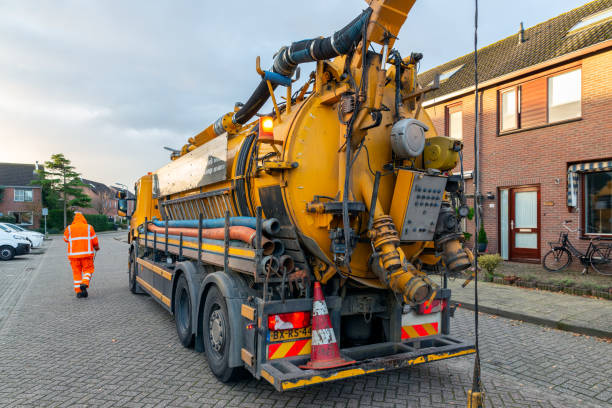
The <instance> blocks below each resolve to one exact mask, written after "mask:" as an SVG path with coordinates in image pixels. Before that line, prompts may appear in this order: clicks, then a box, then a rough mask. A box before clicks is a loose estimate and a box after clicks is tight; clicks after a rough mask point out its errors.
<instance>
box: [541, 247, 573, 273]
mask: <svg viewBox="0 0 612 408" xmlns="http://www.w3.org/2000/svg"><path fill="white" fill-rule="evenodd" d="M570 262H572V254H570V252H569V251H568V250H567V249H565V248H563V247H559V248H555V249H551V250H550V251H548V252H547V253H546V255H544V259H543V260H542V266H543V267H544V269H546V270H547V271H549V272H559V271H560V270H562V269H565V268H567V266H568V265H569V264H570Z"/></svg>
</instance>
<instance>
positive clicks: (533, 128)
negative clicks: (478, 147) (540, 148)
mask: <svg viewBox="0 0 612 408" xmlns="http://www.w3.org/2000/svg"><path fill="white" fill-rule="evenodd" d="M581 120H582V117H579V118H574V119H567V120H562V121H559V122H553V123H546V124H544V125H538V126H531V127H528V128H521V129H513V130H507V131H505V132H498V133H497V136H500V137H501V136H506V135H513V134H515V133H521V132H527V131H529V130H536V129H543V128H547V127H551V126H557V125H564V124H566V123H573V122H579V121H581Z"/></svg>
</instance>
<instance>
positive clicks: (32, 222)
mask: <svg viewBox="0 0 612 408" xmlns="http://www.w3.org/2000/svg"><path fill="white" fill-rule="evenodd" d="M15 213H17V214H26V213H27V214H30V223H29V224H27V223H23V222H20V223H17V222H16V223H15V225H34V211H9V212H8V214H9V215H11V214H15Z"/></svg>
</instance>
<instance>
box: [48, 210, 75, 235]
mask: <svg viewBox="0 0 612 408" xmlns="http://www.w3.org/2000/svg"><path fill="white" fill-rule="evenodd" d="M73 218H74V211H72V210H67V211H66V222H67V223H68V224H70V223H71V222H72V219H73ZM51 229H53V230H56V229H58V230H61V231H63V230H64V210H62V209H59V210H49V215H48V216H47V231H51Z"/></svg>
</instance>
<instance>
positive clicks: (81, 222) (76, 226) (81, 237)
mask: <svg viewBox="0 0 612 408" xmlns="http://www.w3.org/2000/svg"><path fill="white" fill-rule="evenodd" d="M64 241H65V242H67V243H68V258H70V259H73V258H86V257H90V256H93V254H94V249H95V250H98V249H99V243H98V237H97V236H96V231H94V229H93V227H92V226H91V225H89V224H87V220H85V217H83V214H81V213H76V214H74V220H73V221H72V224H70V225H69V226H68V228H66V230H65V231H64Z"/></svg>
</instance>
